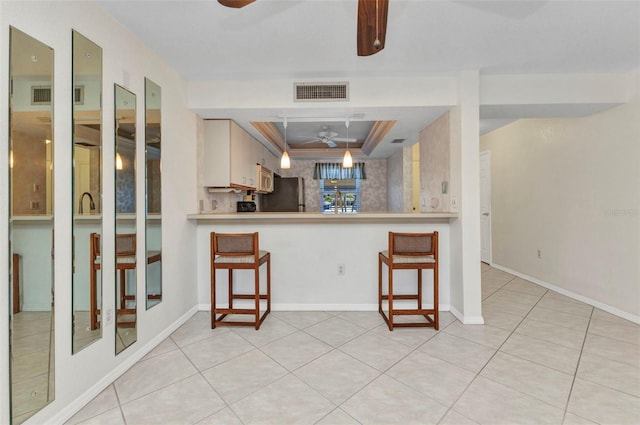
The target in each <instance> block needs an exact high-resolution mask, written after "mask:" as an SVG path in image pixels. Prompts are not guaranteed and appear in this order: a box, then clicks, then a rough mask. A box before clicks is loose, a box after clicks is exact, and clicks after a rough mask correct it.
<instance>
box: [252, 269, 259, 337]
mask: <svg viewBox="0 0 640 425" xmlns="http://www.w3.org/2000/svg"><path fill="white" fill-rule="evenodd" d="M253 278H254V286H255V290H254V302H255V310H256V311H255V321H256V323H255V328H256V330H258V329H260V264H257V265H256V268H255V269H253Z"/></svg>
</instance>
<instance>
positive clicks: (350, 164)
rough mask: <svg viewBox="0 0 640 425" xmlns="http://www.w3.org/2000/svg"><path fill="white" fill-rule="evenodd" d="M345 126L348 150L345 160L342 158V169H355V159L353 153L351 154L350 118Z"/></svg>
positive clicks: (345, 153)
mask: <svg viewBox="0 0 640 425" xmlns="http://www.w3.org/2000/svg"><path fill="white" fill-rule="evenodd" d="M345 125H346V126H347V150H346V151H345V152H344V158H342V167H343V168H351V167H353V159H352V158H351V152H349V118H347V120H346V121H345Z"/></svg>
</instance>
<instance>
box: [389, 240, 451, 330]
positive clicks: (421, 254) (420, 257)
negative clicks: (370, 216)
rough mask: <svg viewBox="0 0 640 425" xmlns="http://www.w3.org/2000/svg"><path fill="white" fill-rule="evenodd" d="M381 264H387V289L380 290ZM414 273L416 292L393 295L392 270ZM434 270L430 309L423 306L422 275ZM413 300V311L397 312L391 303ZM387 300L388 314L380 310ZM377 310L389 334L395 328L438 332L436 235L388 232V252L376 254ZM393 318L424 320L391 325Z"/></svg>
mask: <svg viewBox="0 0 640 425" xmlns="http://www.w3.org/2000/svg"><path fill="white" fill-rule="evenodd" d="M382 264H386V265H387V271H388V288H387V293H386V294H384V293H383V291H382ZM407 269H411V270H417V272H418V279H417V286H418V287H417V291H416V293H412V294H402V295H398V294H394V292H393V271H394V270H407ZM428 269H431V270H433V308H423V307H422V292H423V291H422V273H423V271H424V270H428ZM398 300H400V301H403V302H404V301H415V302H416V304H417V306H416V307H415V308H403V309H397V308H395V307H394V301H398ZM383 301H387V305H388V310H389V313H388V315H387V314H386V313H385V312H384V310H383V309H382V307H383V305H382V303H383ZM378 311H379V312H380V314H381V315H382V317H383V318H384V321H385V322H386V324H387V326H388V327H389V330H390V331H393V328H394V326H395V327H433V328H435V329H436V330H438V326H439V317H438V232H433V233H394V232H389V249H387V250H384V251H380V252H379V253H378ZM394 316H421V317H423V318H424V320H420V321H414V322H405V321H403V322H400V323H396V322H394Z"/></svg>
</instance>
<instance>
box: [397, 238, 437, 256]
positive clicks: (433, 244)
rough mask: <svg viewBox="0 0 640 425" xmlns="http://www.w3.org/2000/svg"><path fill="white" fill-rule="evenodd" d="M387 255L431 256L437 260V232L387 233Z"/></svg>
mask: <svg viewBox="0 0 640 425" xmlns="http://www.w3.org/2000/svg"><path fill="white" fill-rule="evenodd" d="M389 255H391V256H393V255H404V256H415V257H423V256H427V255H430V256H433V257H434V258H435V259H436V260H437V258H438V232H434V233H394V232H389Z"/></svg>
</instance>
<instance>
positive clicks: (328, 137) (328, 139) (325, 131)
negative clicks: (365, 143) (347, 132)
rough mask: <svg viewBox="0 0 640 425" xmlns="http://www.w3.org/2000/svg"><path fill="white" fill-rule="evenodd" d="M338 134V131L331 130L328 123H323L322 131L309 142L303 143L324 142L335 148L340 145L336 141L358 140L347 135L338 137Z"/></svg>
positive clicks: (351, 141) (350, 141)
mask: <svg viewBox="0 0 640 425" xmlns="http://www.w3.org/2000/svg"><path fill="white" fill-rule="evenodd" d="M336 136H338V133H336V132H335V131H331V130H329V127H327V126H326V125H323V126H322V128H321V129H320V131H319V132H318V135H317V136H315V137H313V138H312V139H311V140H309V141H307V142H304V143H303V144H307V143H315V142H322V143H324V144H326V145H327V146H329V147H330V148H335V147H336V146H338V145H337V144H336V142H345V143H347V142H348V143H354V142H356V141H357V139H352V138H346V137H336Z"/></svg>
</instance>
